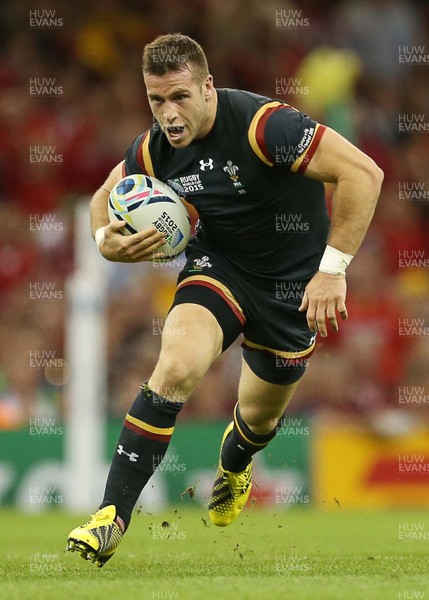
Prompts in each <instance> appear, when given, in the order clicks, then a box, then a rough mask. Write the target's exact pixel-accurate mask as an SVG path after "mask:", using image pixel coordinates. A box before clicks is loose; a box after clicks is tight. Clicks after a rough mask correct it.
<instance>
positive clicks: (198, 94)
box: [144, 69, 216, 148]
mask: <svg viewBox="0 0 429 600" xmlns="http://www.w3.org/2000/svg"><path fill="white" fill-rule="evenodd" d="M144 80H145V84H146V90H147V96H148V99H149V104H150V107H151V110H152V113H153V115H154V117H155V119H156V120H157V121H158V123H159V124H160V126H161V128H162V130H163V132H164V133H165V135H166V136H167V139H168V141H169V142H170V144H171V145H172V146H173V147H174V148H185V147H186V146H189V144H190V143H191V142H192V141H193V140H196V139H200V138H203V137H204V136H206V135H207V134H208V132H209V131H210V129H211V127H212V125H213V122H214V119H215V116H216V102H215V99H216V91H215V89H214V87H213V79H212V77H211V75H209V76H208V77H207V79H206V80H205V81H204V82H201V81H198V80H197V79H196V78H194V77H193V74H192V70H190V69H183V70H182V71H172V72H170V73H167V74H166V75H162V76H158V75H150V74H148V73H145V76H144Z"/></svg>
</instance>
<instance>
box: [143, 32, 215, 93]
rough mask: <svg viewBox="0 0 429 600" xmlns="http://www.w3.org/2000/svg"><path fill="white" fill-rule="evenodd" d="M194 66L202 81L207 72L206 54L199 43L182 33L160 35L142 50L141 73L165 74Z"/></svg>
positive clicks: (198, 77) (196, 74)
mask: <svg viewBox="0 0 429 600" xmlns="http://www.w3.org/2000/svg"><path fill="white" fill-rule="evenodd" d="M190 66H193V67H194V68H195V76H196V79H198V80H199V81H201V82H202V81H204V80H205V79H206V77H207V76H208V74H209V67H208V64H207V59H206V55H205V54H204V50H203V49H202V48H201V46H200V44H199V43H198V42H196V41H195V40H193V39H192V38H190V37H189V36H187V35H183V34H182V33H168V34H167V35H160V36H158V37H157V38H155V39H154V40H153V42H150V43H149V44H146V46H145V48H144V50H143V74H144V73H149V74H150V75H158V76H162V75H166V74H167V73H171V72H172V71H182V70H183V69H189V68H190Z"/></svg>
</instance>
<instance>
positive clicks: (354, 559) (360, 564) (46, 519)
mask: <svg viewBox="0 0 429 600" xmlns="http://www.w3.org/2000/svg"><path fill="white" fill-rule="evenodd" d="M0 517H1V522H2V528H1V534H0V536H1V545H0V575H1V576H0V598H1V599H2V600H3V599H5V600H6V599H7V600H15V599H16V600H18V599H19V600H27V599H31V600H38V599H43V600H54V599H55V600H57V599H58V598H65V599H67V600H68V599H74V598H76V599H79V600H86V599H88V600H98V599H102V600H110V598H114V599H120V600H156V599H160V600H166V599H178V600H214V599H216V600H229V599H231V600H233V599H243V600H260V599H261V600H267V599H268V598H276V599H283V598H285V599H289V598H290V599H292V598H293V600H337V599H338V600H340V599H341V600H344V599H346V600H363V599H367V600H401V599H403V600H405V599H410V598H413V599H418V598H422V599H424V598H427V599H429V579H428V572H429V515H428V514H427V513H423V512H415V511H407V512H374V513H367V514H362V513H347V512H345V511H343V510H340V509H338V510H337V511H335V512H326V513H325V512H318V511H315V510H312V509H308V508H305V509H304V508H302V509H290V510H287V511H277V512H276V510H273V509H271V510H266V511H261V510H256V509H251V508H250V509H247V510H245V511H244V512H243V514H242V516H241V517H240V518H239V519H238V520H237V522H236V523H234V524H233V525H231V526H230V527H228V528H225V529H218V528H216V527H214V526H213V525H211V524H210V522H209V521H208V516H207V513H206V512H205V511H204V510H203V509H200V508H185V504H182V505H180V506H178V507H177V508H176V509H174V508H171V509H170V510H168V511H166V512H164V513H162V514H161V515H159V514H153V515H151V514H148V513H145V512H141V513H140V514H138V515H137V514H136V515H135V516H134V518H133V522H132V524H131V528H130V530H129V531H128V533H127V534H126V536H125V538H124V540H123V542H122V544H121V546H120V547H119V549H118V551H117V553H116V555H115V556H114V557H113V558H112V560H111V561H110V562H108V563H107V564H106V565H105V566H104V567H103V568H102V569H99V568H98V567H95V566H94V565H93V564H92V563H89V562H88V563H87V562H85V561H83V560H82V559H81V558H80V557H79V556H78V555H77V554H76V553H73V554H72V553H69V552H67V553H64V552H63V550H64V546H65V541H66V536H67V534H68V533H69V531H70V530H71V529H72V528H74V527H75V526H76V525H77V524H79V523H83V522H85V521H86V520H87V515H85V516H83V517H80V518H79V517H78V518H76V517H75V516H71V515H68V514H65V513H62V512H50V513H44V514H42V515H39V516H36V515H23V514H21V513H18V512H12V511H2V512H1V513H0Z"/></svg>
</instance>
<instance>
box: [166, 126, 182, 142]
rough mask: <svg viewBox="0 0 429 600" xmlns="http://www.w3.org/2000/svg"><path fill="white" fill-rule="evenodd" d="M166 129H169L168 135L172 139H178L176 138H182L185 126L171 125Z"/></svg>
mask: <svg viewBox="0 0 429 600" xmlns="http://www.w3.org/2000/svg"><path fill="white" fill-rule="evenodd" d="M166 129H167V133H168V136H169V137H170V138H171V139H172V140H176V139H178V138H180V136H181V135H182V133H183V132H184V131H185V126H184V125H170V126H169V127H167V128H166Z"/></svg>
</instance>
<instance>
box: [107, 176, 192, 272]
mask: <svg viewBox="0 0 429 600" xmlns="http://www.w3.org/2000/svg"><path fill="white" fill-rule="evenodd" d="M108 211H109V218H110V219H115V218H116V219H119V220H120V221H125V225H124V228H123V233H124V235H131V234H133V233H137V232H138V231H142V230H143V229H147V228H148V227H151V226H154V227H156V229H157V230H158V231H159V232H161V233H163V234H164V235H165V244H164V245H163V246H161V248H159V250H157V252H159V253H162V254H163V255H164V256H165V258H163V259H155V260H157V261H159V260H161V261H164V260H172V259H173V258H175V257H176V256H178V255H179V254H181V253H182V252H183V251H184V249H185V248H186V246H187V244H188V241H189V237H190V235H191V220H190V218H189V215H188V211H187V210H186V208H185V206H184V205H183V203H182V201H181V200H180V198H179V196H178V195H177V194H176V192H175V191H174V190H172V189H171V188H170V187H169V186H168V185H166V184H165V183H163V182H162V181H159V180H158V179H155V177H150V176H149V175H142V174H136V175H127V177H124V178H123V179H121V180H120V181H119V182H118V183H117V184H116V185H115V187H114V188H113V189H112V191H111V192H110V196H109V204H108Z"/></svg>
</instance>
